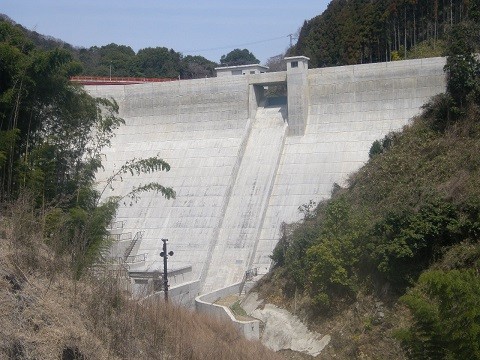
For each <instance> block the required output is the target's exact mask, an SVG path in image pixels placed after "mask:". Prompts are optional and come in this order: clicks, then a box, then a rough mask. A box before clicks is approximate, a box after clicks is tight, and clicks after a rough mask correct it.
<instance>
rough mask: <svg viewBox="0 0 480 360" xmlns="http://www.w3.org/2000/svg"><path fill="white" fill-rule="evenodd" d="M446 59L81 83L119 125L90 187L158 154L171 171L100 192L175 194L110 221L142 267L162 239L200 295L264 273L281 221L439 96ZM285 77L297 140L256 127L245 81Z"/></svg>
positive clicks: (147, 198)
mask: <svg viewBox="0 0 480 360" xmlns="http://www.w3.org/2000/svg"><path fill="white" fill-rule="evenodd" d="M444 63H445V59H443V58H433V59H422V60H410V61H399V62H390V63H379V64H368V65H355V66H344V67H335V68H322V69H311V70H308V72H307V73H306V74H303V75H298V76H295V77H294V78H292V77H291V76H290V77H289V76H288V74H287V75H286V73H285V72H283V73H271V74H270V73H267V74H259V75H246V76H229V77H222V78H211V79H198V80H188V81H177V82H170V83H149V84H140V85H129V86H90V87H87V90H88V91H89V92H90V93H92V94H93V95H97V96H113V97H114V98H115V99H116V100H117V101H118V103H119V105H120V115H121V116H122V117H123V118H124V119H125V120H126V125H125V126H123V127H121V128H120V129H119V130H118V131H117V136H116V138H115V139H114V140H113V142H112V147H111V148H110V149H107V150H106V151H105V153H106V158H105V161H104V165H105V172H104V173H101V174H98V180H99V181H100V185H99V186H101V184H102V183H104V181H105V179H106V178H107V177H108V176H109V175H110V174H112V173H113V172H114V171H115V170H116V169H118V168H119V166H121V165H122V164H123V162H124V161H126V160H129V159H132V158H135V157H148V156H153V155H156V154H159V155H160V157H162V158H164V159H165V160H167V161H168V162H169V163H170V165H171V166H172V170H171V171H170V172H168V173H162V172H160V173H154V174H145V175H142V176H141V177H140V178H138V177H132V176H129V175H126V176H124V177H123V182H120V183H118V184H116V186H115V190H114V191H107V193H106V195H115V194H116V195H118V194H120V195H121V194H126V193H127V192H128V191H129V190H130V189H131V188H132V186H138V185H140V184H144V183H146V182H149V181H158V182H160V183H162V184H163V185H165V186H172V187H173V188H174V189H175V191H176V192H177V198H176V199H175V200H165V199H164V198H162V197H161V196H159V195H157V194H144V195H143V196H142V198H141V200H140V201H139V202H138V203H134V204H132V205H131V206H130V204H128V203H127V204H126V205H125V206H122V207H121V208H120V209H119V212H118V216H117V220H120V221H125V225H124V227H123V231H124V232H132V233H136V232H137V231H140V230H141V231H144V236H143V239H142V241H141V243H140V245H139V248H138V254H143V253H145V254H147V258H146V262H145V268H149V267H151V266H153V264H155V263H157V262H161V261H162V260H161V258H160V256H159V253H160V251H161V247H162V242H161V239H162V238H167V239H169V250H173V251H174V252H175V255H174V256H172V257H170V258H169V268H172V269H175V268H182V267H184V266H189V265H191V266H192V279H194V280H197V279H198V280H200V282H201V283H204V287H203V290H202V291H203V292H206V291H209V290H212V289H215V288H219V287H224V286H226V285H228V284H232V283H235V282H237V281H240V280H241V277H242V274H243V272H244V271H245V270H247V269H248V268H252V267H258V268H259V271H260V272H266V271H267V270H268V268H269V266H270V258H269V255H270V254H271V252H272V250H273V248H274V246H275V244H276V243H277V240H278V238H279V229H280V224H281V222H282V221H287V222H292V221H296V220H298V219H299V218H300V215H301V214H300V213H299V212H298V207H299V206H300V205H302V204H304V203H307V202H308V201H309V200H315V201H317V202H318V201H320V200H322V199H325V198H327V197H329V196H330V192H331V189H332V185H333V183H334V182H336V183H339V184H341V185H344V184H345V181H346V179H347V176H348V174H350V173H351V172H353V171H355V170H356V169H358V168H359V167H360V166H361V165H362V164H364V163H365V161H367V160H368V151H369V148H370V146H371V144H372V142H373V141H374V140H376V139H380V138H382V137H383V136H384V135H386V134H387V133H388V132H389V131H392V130H397V129H400V128H401V127H402V126H404V125H405V124H408V122H409V119H410V118H411V117H412V116H414V115H415V114H418V113H419V111H420V107H421V105H422V104H424V103H425V101H426V100H428V99H429V97H430V96H432V95H435V94H437V93H440V92H443V91H444V88H445V77H444V73H443V65H444ZM285 79H286V81H287V83H288V82H289V81H290V82H292V84H290V87H289V88H290V90H292V89H294V88H297V89H298V90H299V91H298V92H297V95H298V94H299V93H303V94H306V95H305V96H307V99H305V96H303V97H302V96H300V97H299V98H298V99H297V100H298V101H297V102H295V104H296V105H295V106H293V107H291V106H290V100H291V99H290V100H289V109H288V112H289V114H288V115H287V118H288V119H287V122H288V121H290V118H295V119H296V120H295V121H296V123H295V124H292V125H294V126H295V127H296V128H297V130H298V129H299V131H298V132H295V131H294V132H291V131H289V130H287V129H285V126H284V125H282V124H281V123H280V121H279V119H275V118H272V119H271V123H270V122H269V121H270V120H268V117H267V120H265V118H264V117H265V116H266V112H264V110H265V109H263V110H262V108H261V106H260V107H259V108H258V109H257V106H258V99H256V95H255V93H254V92H253V91H254V88H255V87H254V86H252V85H251V84H255V86H256V87H257V88H258V86H261V84H262V83H264V84H269V83H274V82H283V81H285ZM292 79H293V80H292ZM305 81H306V82H307V84H306V86H304V85H305V84H304V83H303V82H305ZM293 85H294V87H292V86H293ZM287 88H288V84H287ZM292 91H295V90H292ZM289 96H292V94H289ZM298 106H300V108H301V111H302V114H303V115H302V114H300V115H301V116H298V115H299V114H296V113H295V111H296V110H295V109H296V108H297V107H298ZM305 106H307V109H306V110H307V111H306V114H307V116H306V119H305V118H304V110H305ZM262 111H263V113H262ZM249 114H252V115H251V117H252V118H250V119H249ZM255 114H256V115H255ZM277 114H278V112H277ZM253 117H255V118H253ZM282 121H283V120H282ZM302 121H304V124H302ZM275 124H277V125H275ZM289 126H290V124H289ZM302 127H303V128H304V129H303V132H302V131H300V130H302ZM287 132H288V135H285V134H286V133H287ZM295 133H298V134H300V135H292V134H295ZM132 255H135V254H133V253H132Z"/></svg>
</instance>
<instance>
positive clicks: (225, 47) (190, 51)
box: [180, 34, 290, 54]
mask: <svg viewBox="0 0 480 360" xmlns="http://www.w3.org/2000/svg"><path fill="white" fill-rule="evenodd" d="M289 36H290V34H289V35H286V36H280V37H276V38H271V39H264V40H258V41H253V42H249V43H243V44H236V45H229V46H220V47H216V48H208V49H196V50H184V51H180V52H181V53H185V54H188V53H199V52H205V51H216V50H225V49H231V48H238V47H240V46H248V45H255V44H261V43H265V42H269V41H274V40H280V39H284V38H286V37H289Z"/></svg>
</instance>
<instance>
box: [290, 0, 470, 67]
mask: <svg viewBox="0 0 480 360" xmlns="http://www.w3.org/2000/svg"><path fill="white" fill-rule="evenodd" d="M478 12H479V4H478V2H477V1H463V0H452V1H445V0H443V1H442V0H435V1H431V0H418V1H417V0H416V1H403V0H379V1H370V0H353V1H352V0H348V1H347V0H333V1H332V2H331V3H330V4H329V5H328V7H327V9H326V10H325V12H324V13H323V14H321V15H318V16H317V17H315V18H313V19H311V20H309V21H305V23H304V24H303V26H302V28H301V30H300V35H299V39H298V42H297V44H296V45H295V46H294V47H293V48H292V49H290V50H289V54H291V55H305V56H308V57H309V58H310V64H311V66H312V67H323V66H336V65H351V64H360V63H371V62H381V61H390V60H397V59H412V58H421V57H429V56H441V55H443V53H444V50H445V49H444V42H445V36H446V34H447V33H448V30H449V29H450V28H451V26H452V25H454V24H457V23H460V22H462V21H465V20H468V19H471V20H473V19H474V18H475V17H476V16H478Z"/></svg>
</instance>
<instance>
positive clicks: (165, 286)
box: [160, 239, 173, 302]
mask: <svg viewBox="0 0 480 360" xmlns="http://www.w3.org/2000/svg"><path fill="white" fill-rule="evenodd" d="M162 241H163V249H162V250H163V251H162V252H161V253H160V256H161V257H163V293H164V294H165V302H168V272H167V259H168V256H169V255H170V256H172V255H173V251H170V252H168V253H167V241H168V239H162Z"/></svg>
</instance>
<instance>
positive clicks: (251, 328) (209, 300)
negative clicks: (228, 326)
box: [195, 282, 260, 340]
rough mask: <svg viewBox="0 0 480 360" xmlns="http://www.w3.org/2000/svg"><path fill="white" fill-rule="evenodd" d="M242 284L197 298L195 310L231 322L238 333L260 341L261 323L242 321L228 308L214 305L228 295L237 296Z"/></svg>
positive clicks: (257, 321)
mask: <svg viewBox="0 0 480 360" xmlns="http://www.w3.org/2000/svg"><path fill="white" fill-rule="evenodd" d="M241 284H242V283H241V282H240V283H236V284H233V285H230V286H227V287H224V288H222V289H218V290H216V291H213V292H210V293H207V294H204V295H201V296H198V297H197V298H195V309H196V310H197V311H198V312H200V313H202V314H207V315H209V316H213V317H216V318H218V319H221V320H224V321H231V322H232V323H233V325H234V326H235V327H236V328H237V329H238V331H239V332H240V333H241V334H243V335H244V336H245V337H246V338H247V339H249V340H258V339H260V321H259V320H252V321H240V320H237V319H236V318H235V316H234V315H233V314H232V312H231V311H230V309H229V308H228V307H226V306H222V305H217V304H213V303H214V302H215V301H217V300H219V299H221V298H224V297H226V296H228V295H232V294H235V293H237V294H238V292H239V291H240V286H241Z"/></svg>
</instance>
